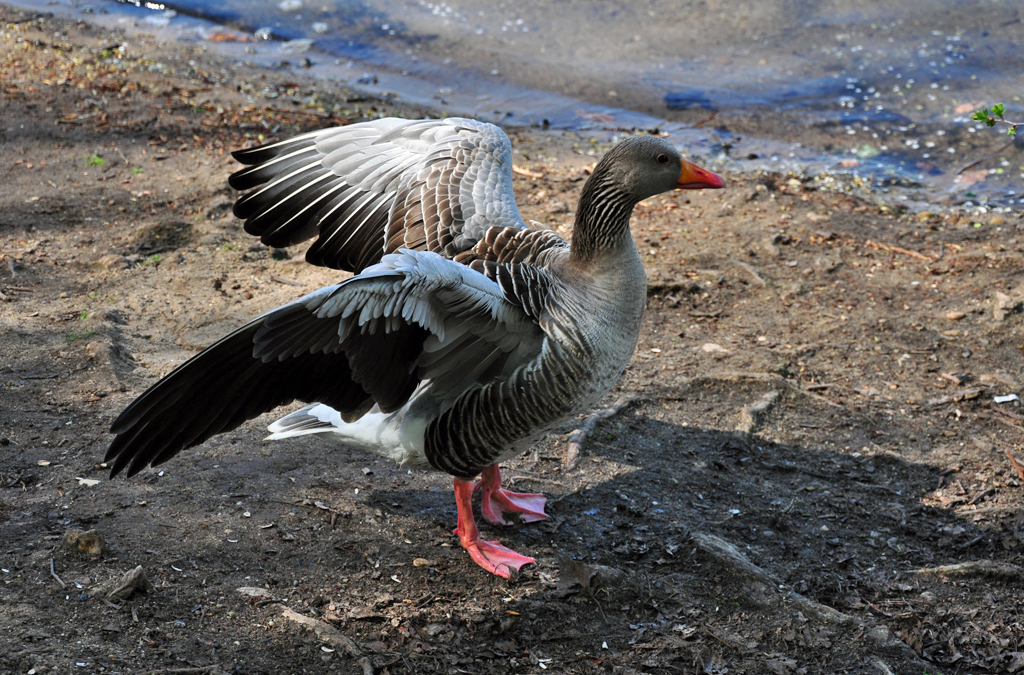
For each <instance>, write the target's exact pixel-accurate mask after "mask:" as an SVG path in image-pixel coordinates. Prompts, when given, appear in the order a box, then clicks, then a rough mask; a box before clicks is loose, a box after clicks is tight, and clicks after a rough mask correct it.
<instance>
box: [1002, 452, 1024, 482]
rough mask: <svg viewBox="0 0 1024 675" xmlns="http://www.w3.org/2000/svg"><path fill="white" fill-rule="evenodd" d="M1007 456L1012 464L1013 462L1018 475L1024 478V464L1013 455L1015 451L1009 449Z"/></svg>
mask: <svg viewBox="0 0 1024 675" xmlns="http://www.w3.org/2000/svg"><path fill="white" fill-rule="evenodd" d="M1006 456H1007V457H1008V458H1009V459H1010V464H1013V468H1014V469H1015V470H1016V471H1017V475H1018V476H1020V479H1021V480H1024V466H1021V465H1020V462H1018V461H1017V458H1016V457H1014V456H1013V453H1012V452H1010V451H1009V450H1007V451H1006Z"/></svg>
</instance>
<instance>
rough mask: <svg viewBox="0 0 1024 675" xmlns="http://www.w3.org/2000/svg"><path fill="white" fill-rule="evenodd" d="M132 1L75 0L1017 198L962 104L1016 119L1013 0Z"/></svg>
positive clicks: (419, 96) (358, 80) (729, 149)
mask: <svg viewBox="0 0 1024 675" xmlns="http://www.w3.org/2000/svg"><path fill="white" fill-rule="evenodd" d="M20 4H23V3H20ZM150 6H151V7H154V9H149V10H147V9H145V8H141V9H137V8H136V7H134V6H131V5H128V6H126V5H125V4H120V5H119V4H118V3H116V2H112V1H107V0H100V2H96V3H93V7H92V9H94V10H96V11H112V12H116V11H121V12H129V13H132V17H133V20H134V21H137V22H138V21H142V22H144V23H145V24H146V25H149V26H153V27H164V28H166V29H168V30H172V31H173V30H174V29H175V27H177V30H178V31H179V34H180V37H183V38H186V39H206V38H209V37H210V35H212V34H213V33H214V32H215V31H216V30H218V29H216V27H211V26H210V25H206V24H192V23H189V21H190V19H189V17H188V16H185V15H190V16H192V17H202V18H205V19H208V20H210V21H213V22H215V23H219V24H224V25H226V26H229V27H231V28H232V29H234V30H236V31H238V33H239V35H244V36H246V37H249V36H253V35H254V34H258V35H259V36H260V37H261V38H266V37H269V38H271V39H269V40H262V39H261V40H256V41H253V42H248V43H244V44H245V52H247V53H246V54H245V58H247V59H250V60H255V61H256V62H265V63H269V64H274V63H276V64H278V65H280V64H282V62H288V63H289V64H291V65H295V64H303V65H309V64H312V65H313V67H314V68H320V69H324V70H325V75H326V76H330V77H333V78H336V79H343V80H347V81H349V83H351V84H354V85H362V86H364V87H366V88H369V89H371V90H376V91H381V90H385V91H390V92H394V93H397V94H398V95H401V96H403V97H405V98H407V99H411V100H414V101H419V102H426V103H430V104H431V105H433V106H435V107H437V108H439V109H442V110H446V111H448V112H450V113H452V114H466V113H471V114H475V115H478V116H480V117H482V118H485V119H491V120H501V121H504V122H506V123H512V124H517V123H518V124H531V123H532V124H543V123H544V122H545V121H546V122H547V123H548V124H550V125H552V126H554V127H563V128H575V129H583V130H593V131H594V132H599V131H601V130H604V129H612V130H614V129H622V128H630V127H642V128H652V127H657V128H660V129H662V130H663V131H667V132H669V133H672V134H673V137H674V140H676V142H677V143H679V144H680V145H682V146H684V148H685V149H686V150H687V151H689V152H691V153H695V154H700V155H703V156H705V157H707V156H708V155H718V156H728V159H729V161H730V162H735V164H736V165H737V168H739V167H747V168H754V167H761V166H764V167H767V168H772V169H774V170H780V169H781V170H795V171H806V170H814V171H820V170H837V171H847V172H853V173H857V174H859V175H862V176H863V177H864V178H865V179H870V180H872V181H874V182H875V183H876V184H878V183H882V182H884V183H886V184H891V183H893V181H896V182H897V183H898V184H900V185H903V186H908V185H909V186H911V187H912V188H913V187H916V186H920V187H921V188H923V190H924V194H923V195H919V196H918V197H919V198H923V199H932V200H939V201H943V202H946V203H964V202H967V201H973V202H974V203H985V202H987V203H989V204H996V203H999V204H1016V205H1017V207H1018V208H1019V207H1020V205H1021V204H1024V152H1021V150H1022V149H1024V142H1018V145H1017V146H1014V145H1010V146H1009V147H1004V146H1005V145H1006V143H1007V141H1008V140H1009V139H1006V138H1005V137H1003V136H1000V135H999V134H998V132H997V131H994V130H990V129H985V128H978V127H979V125H977V124H976V123H973V122H971V121H970V119H969V118H970V113H971V112H972V111H973V110H974V109H976V108H977V107H980V106H981V105H984V104H991V103H993V102H998V101H1003V102H1005V103H1006V104H1007V109H1008V111H1009V114H1010V115H1011V116H1012V117H1014V118H1016V119H1024V104H1022V101H1021V96H1022V95H1024V5H1022V3H1020V2H1011V1H991V0H989V1H985V2H982V1H980V0H904V1H902V2H899V3H893V2H891V1H890V0H861V1H859V2H850V1H844V2H839V1H831V2H829V1H826V2H810V1H807V0H760V1H755V0H648V1H646V2H643V3H640V2H634V3H621V2H619V3H616V2H609V1H606V0H558V1H551V0H548V1H541V0H517V2H506V1H505V0H456V1H455V2H451V3H449V2H440V3H435V2H430V1H428V0H402V1H399V0H367V1H365V2H355V1H352V0H319V1H314V2H310V1H309V0H283V1H281V0H276V1H262V2H260V1H257V2H248V1H246V2H243V1H242V0H228V1H227V2H224V1H219V2H212V1H210V0H175V2H172V3H168V4H167V8H172V9H173V10H175V11H176V12H177V15H176V16H172V14H173V13H174V12H166V11H164V10H162V9H161V8H160V7H159V6H156V5H152V4H150ZM49 8H50V9H52V6H50V7H49ZM83 8H84V3H83V4H78V5H77V11H81V10H82V9H83ZM204 26H205V27H204ZM261 29H262V30H261ZM295 40H299V42H288V41H295ZM304 40H309V41H312V45H311V46H310V43H307V42H302V41H304ZM307 47H309V49H308V50H307ZM303 59H308V63H304V62H303ZM715 111H717V116H716V117H715V119H714V120H713V121H711V122H710V123H709V124H707V125H706V126H705V127H704V128H703V129H701V130H699V131H694V130H693V129H691V125H692V124H694V123H696V122H699V121H701V120H704V119H706V118H707V117H708V116H709V115H710V114H711V113H712V112H715ZM1022 141H1024V139H1022ZM988 155H992V156H991V157H988V158H987V159H985V160H984V161H982V162H980V163H979V164H977V165H975V166H972V167H970V168H969V169H967V170H964V171H963V172H962V173H960V174H958V173H957V171H958V170H960V169H962V168H963V167H964V166H965V165H967V164H969V163H970V162H973V161H974V160H977V159H980V158H984V157H986V156H988Z"/></svg>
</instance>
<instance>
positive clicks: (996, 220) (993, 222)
mask: <svg viewBox="0 0 1024 675" xmlns="http://www.w3.org/2000/svg"><path fill="white" fill-rule="evenodd" d="M1005 222H1006V218H1003V217H1002V216H993V217H992V218H989V219H988V224H989V225H1002V224H1004V223H1005Z"/></svg>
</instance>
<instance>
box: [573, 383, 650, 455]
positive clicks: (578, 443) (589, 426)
mask: <svg viewBox="0 0 1024 675" xmlns="http://www.w3.org/2000/svg"><path fill="white" fill-rule="evenodd" d="M638 400H639V399H638V398H637V397H636V396H621V397H619V399H618V400H616V401H615V403H613V404H611V406H609V407H607V408H605V409H604V410H597V411H595V412H593V413H591V414H590V416H589V417H587V419H585V420H584V421H583V424H582V426H580V428H579V429H576V430H575V431H573V432H572V433H571V434H569V449H568V451H566V453H565V468H566V469H574V468H576V465H577V464H578V463H579V461H580V452H582V450H583V444H584V443H586V442H587V437H588V436H590V434H591V433H592V432H593V431H594V427H596V426H597V423H598V422H600V421H601V420H605V419H608V418H609V417H611V416H613V415H616V414H618V413H619V412H621V411H622V409H623V408H626V407H628V406H629V405H631V404H632V403H635V402H636V401H638Z"/></svg>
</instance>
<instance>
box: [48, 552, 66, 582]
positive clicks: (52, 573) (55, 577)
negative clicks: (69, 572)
mask: <svg viewBox="0 0 1024 675" xmlns="http://www.w3.org/2000/svg"><path fill="white" fill-rule="evenodd" d="M50 576H51V577H53V578H54V579H56V580H57V583H58V584H60V587H61V588H67V587H68V585H67V584H65V583H64V582H63V581H61V578H60V577H58V576H57V572H56V571H54V569H53V558H50Z"/></svg>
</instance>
